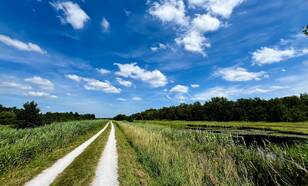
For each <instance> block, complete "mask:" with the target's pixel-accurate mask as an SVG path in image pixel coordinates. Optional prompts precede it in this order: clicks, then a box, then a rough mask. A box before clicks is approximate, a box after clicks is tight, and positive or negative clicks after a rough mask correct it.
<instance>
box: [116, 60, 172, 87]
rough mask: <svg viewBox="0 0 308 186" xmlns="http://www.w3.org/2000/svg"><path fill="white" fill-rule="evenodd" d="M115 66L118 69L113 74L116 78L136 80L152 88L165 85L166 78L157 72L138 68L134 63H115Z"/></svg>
mask: <svg viewBox="0 0 308 186" xmlns="http://www.w3.org/2000/svg"><path fill="white" fill-rule="evenodd" d="M115 65H117V66H118V68H119V71H117V72H116V73H115V74H116V75H117V76H122V77H126V78H128V77H130V78H132V79H138V80H141V81H143V82H146V83H148V84H150V85H151V86H152V87H162V86H165V85H166V84H167V77H166V76H165V75H164V74H163V73H161V72H160V71H159V70H153V71H147V70H145V69H142V68H140V67H139V66H138V65H137V64H136V63H130V64H119V63H115Z"/></svg>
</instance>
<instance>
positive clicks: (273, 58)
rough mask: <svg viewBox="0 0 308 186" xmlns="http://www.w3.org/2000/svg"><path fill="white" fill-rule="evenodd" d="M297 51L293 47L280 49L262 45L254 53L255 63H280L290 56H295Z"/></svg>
mask: <svg viewBox="0 0 308 186" xmlns="http://www.w3.org/2000/svg"><path fill="white" fill-rule="evenodd" d="M296 55H297V51H296V50H295V49H293V48H289V49H285V50H279V49H276V48H268V47H262V48H261V49H258V50H257V51H255V52H253V53H252V59H253V61H254V64H257V65H265V64H271V63H278V62H281V61H284V60H287V59H289V58H292V57H295V56H296Z"/></svg>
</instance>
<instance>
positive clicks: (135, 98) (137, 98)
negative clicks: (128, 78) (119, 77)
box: [132, 96, 142, 101]
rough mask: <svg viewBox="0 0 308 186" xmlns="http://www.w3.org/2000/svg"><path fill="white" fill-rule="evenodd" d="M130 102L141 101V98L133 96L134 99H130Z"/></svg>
mask: <svg viewBox="0 0 308 186" xmlns="http://www.w3.org/2000/svg"><path fill="white" fill-rule="evenodd" d="M132 100H133V101H141V100H142V98H141V97H136V96H135V97H132Z"/></svg>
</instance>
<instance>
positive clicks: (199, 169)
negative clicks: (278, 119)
mask: <svg viewBox="0 0 308 186" xmlns="http://www.w3.org/2000/svg"><path fill="white" fill-rule="evenodd" d="M174 123H175V124H176V125H173V124H174ZM185 123H187V122H183V121H162V122H161V121H138V122H134V123H130V124H129V123H128V122H121V123H120V124H119V127H120V129H121V131H123V133H124V135H125V136H126V138H127V140H128V142H129V144H131V146H132V147H133V149H134V150H135V152H136V157H137V159H138V160H139V163H140V164H141V166H142V167H143V168H144V169H145V170H146V173H147V174H149V175H150V178H151V179H150V183H153V185H306V184H307V183H308V171H307V167H308V143H307V141H300V142H298V143H297V142H296V143H292V144H283V145H282V144H274V143H271V142H267V143H266V144H264V145H262V146H260V145H258V144H251V145H249V146H247V145H245V144H237V143H235V141H234V138H233V137H232V135H231V134H229V133H219V134H216V133H211V132H209V131H206V130H190V129H187V128H185V125H186V124H185ZM189 123H191V122H189ZM194 123H195V124H197V123H198V125H200V124H202V123H203V124H204V123H207V122H194ZM211 124H212V125H214V123H210V125H211ZM216 124H219V123H216ZM224 124H225V123H224ZM230 125H233V126H236V124H235V122H234V123H230V124H229V126H230ZM242 125H243V124H242V123H239V124H238V125H237V126H242ZM250 125H251V126H255V127H257V126H256V124H254V123H251V124H250ZM264 125H265V126H266V125H267V124H265V123H263V126H264ZM268 125H271V124H268ZM274 125H275V124H274ZM276 125H277V126H278V124H276ZM281 125H282V124H281ZM289 125H290V126H291V125H292V124H289ZM170 126H171V127H170ZM229 126H228V127H229ZM266 127H269V126H266Z"/></svg>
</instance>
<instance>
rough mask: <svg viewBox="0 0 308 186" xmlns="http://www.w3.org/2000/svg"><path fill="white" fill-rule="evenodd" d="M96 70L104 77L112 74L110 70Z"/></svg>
mask: <svg viewBox="0 0 308 186" xmlns="http://www.w3.org/2000/svg"><path fill="white" fill-rule="evenodd" d="M96 70H97V71H98V72H99V73H100V74H101V75H103V76H104V75H106V74H109V73H110V70H107V69H104V68H97V69H96Z"/></svg>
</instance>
